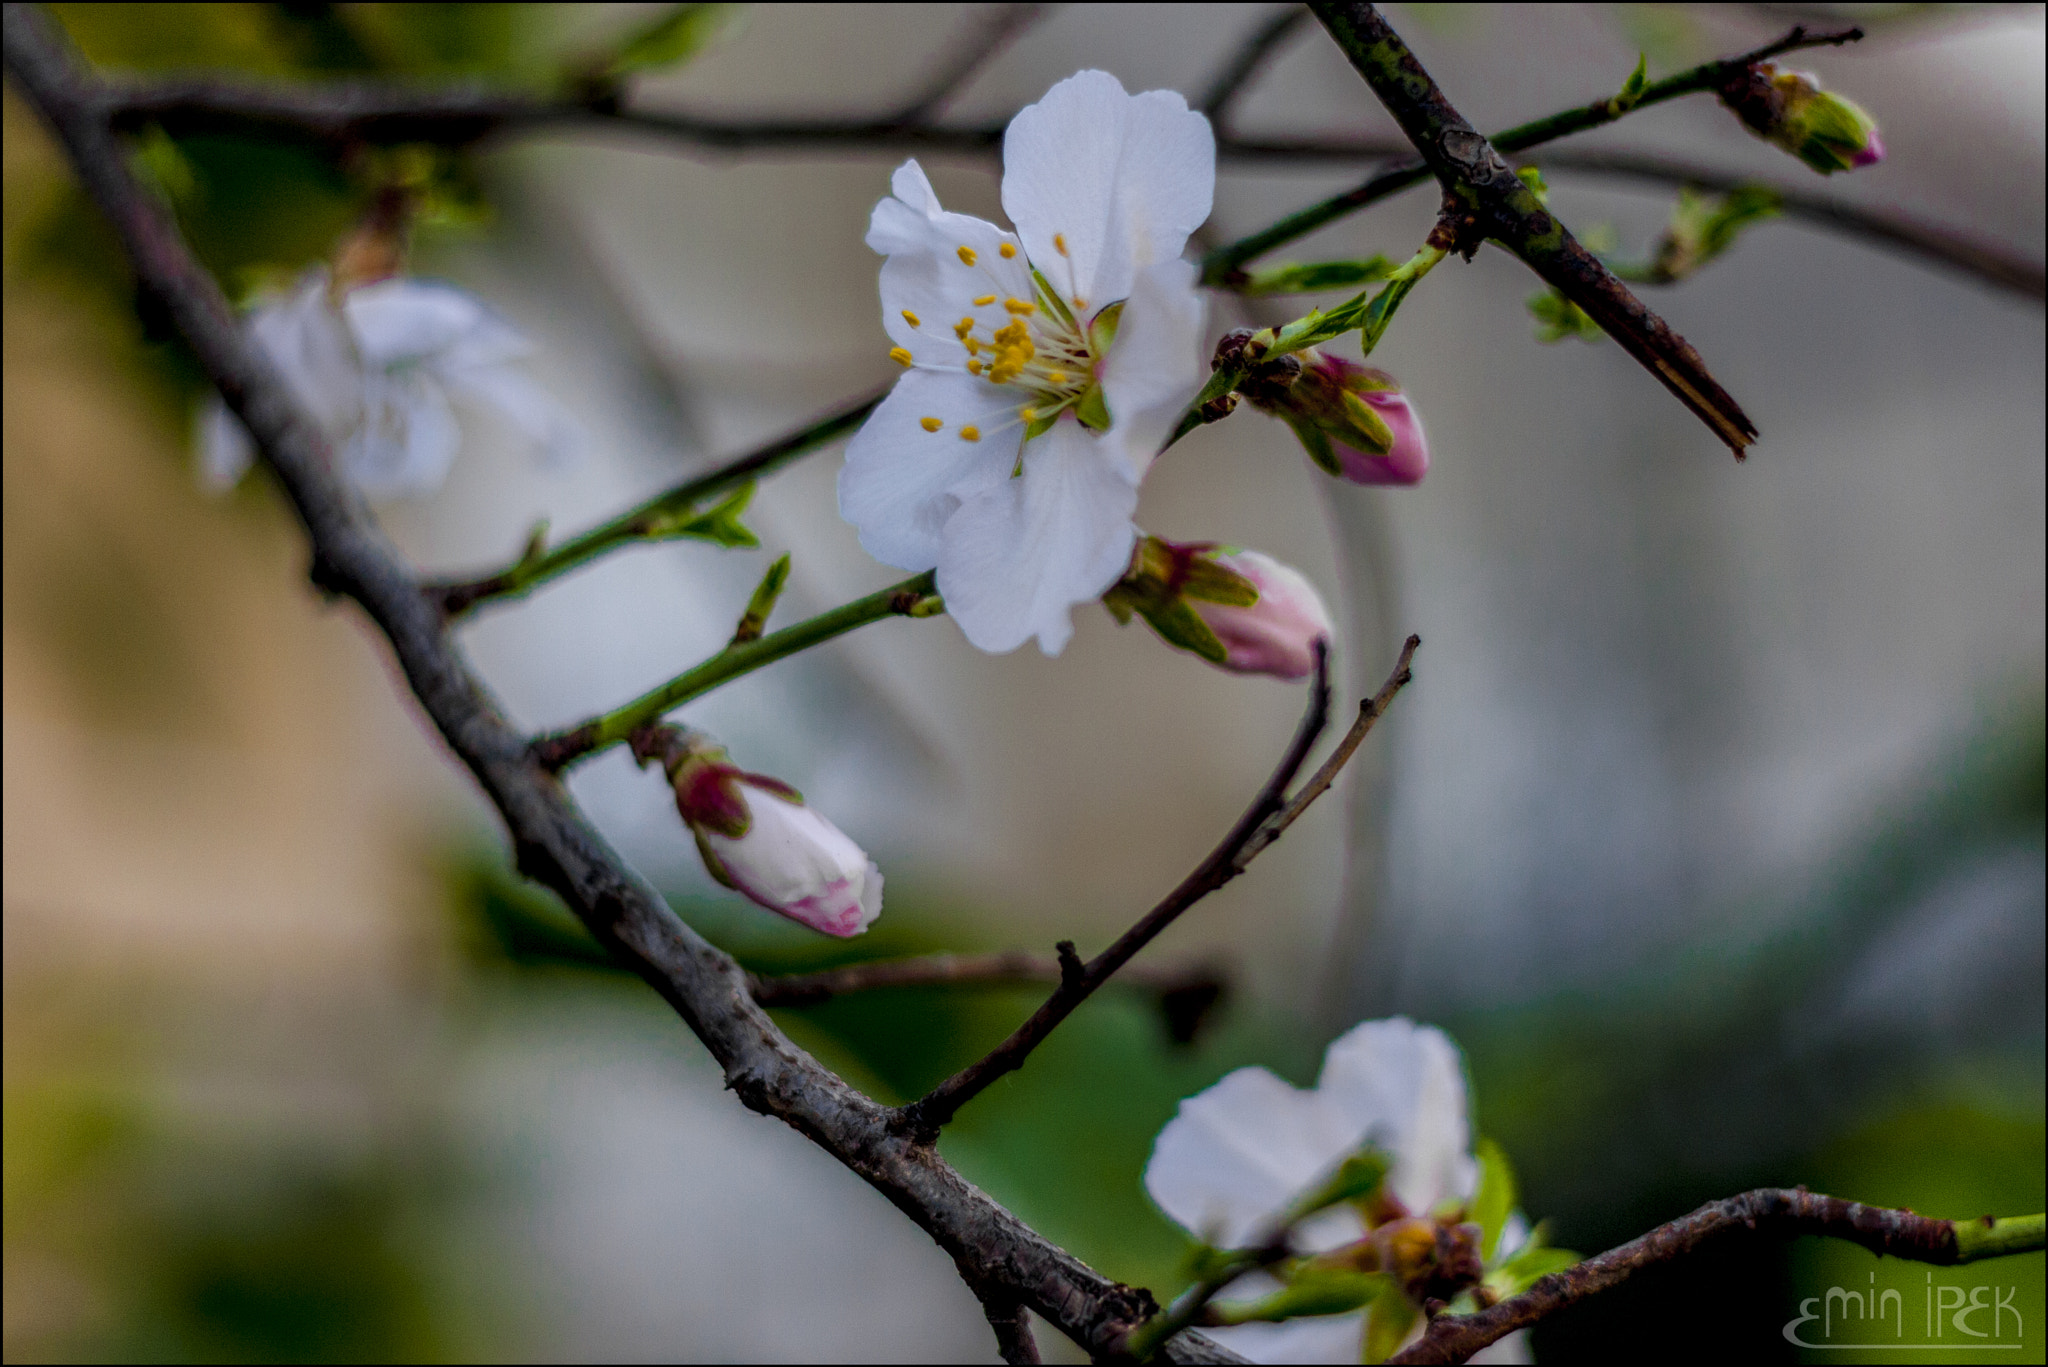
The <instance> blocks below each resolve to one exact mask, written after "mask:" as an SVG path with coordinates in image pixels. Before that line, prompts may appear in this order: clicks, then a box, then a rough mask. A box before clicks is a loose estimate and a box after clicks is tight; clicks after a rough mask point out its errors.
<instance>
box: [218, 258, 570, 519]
mask: <svg viewBox="0 0 2048 1367" xmlns="http://www.w3.org/2000/svg"><path fill="white" fill-rule="evenodd" d="M248 335H249V337H250V339H251V340H252V341H253V342H254V343H255V344H256V345H257V346H258V347H259V348H261V350H262V351H263V352H264V354H265V355H266V356H267V357H268V358H269V360H270V362H271V364H272V365H274V366H276V367H277V369H278V371H279V373H280V374H281V375H282V376H283V378H284V381H285V383H286V384H287V385H289V386H290V388H291V391H292V395H293V397H294V398H296V399H297V400H298V401H299V403H300V404H301V405H302V406H303V407H304V408H305V410H306V412H307V413H308V414H309V415H310V416H311V417H312V418H313V420H314V421H315V422H317V423H318V424H319V425H320V427H321V429H322V430H323V431H324V432H325V433H326V434H327V437H328V439H329V441H330V442H332V443H333V447H334V455H335V460H336V461H337V463H338V464H339V467H340V469H341V472H342V474H343V475H344V476H345V477H346V478H347V479H348V480H349V481H350V482H351V483H353V484H354V485H355V486H356V487H357V488H358V489H359V490H361V491H362V492H363V493H364V494H365V495H367V496H368V497H371V498H379V499H382V498H406V497H412V496H416V495H419V494H424V493H429V492H431V491H432V490H434V489H436V488H439V487H440V485H441V482H442V480H444V479H445V478H446V477H447V474H448V467H449V464H450V463H451V462H452V461H453V460H454V458H455V451H456V448H457V447H458V446H459V445H460V444H461V431H460V429H459V428H458V427H457V425H456V421H455V414H454V411H453V409H452V408H451V407H450V404H449V400H450V399H451V398H459V399H463V400H465V401H467V402H469V403H472V404H474V405H476V406H478V407H481V408H486V409H490V410H493V411H495V412H496V413H497V414H498V415H499V416H501V417H502V418H504V419H505V420H506V421H507V422H509V423H510V424H511V425H512V426H513V427H514V428H516V429H518V430H519V431H520V432H521V433H522V434H523V435H525V436H526V437H527V438H528V439H529V440H530V441H532V442H533V443H534V444H535V445H536V446H537V447H538V448H539V449H540V451H541V453H542V456H543V458H544V459H547V460H550V461H559V460H562V459H565V458H566V457H568V456H569V455H571V454H572V453H573V452H574V450H575V448H576V446H577V445H578V442H579V439H580V433H579V428H578V425H577V423H576V420H575V419H574V418H573V417H571V416H570V414H569V412H568V410H567V409H565V408H564V407H563V406H562V405H561V404H560V403H558V402H557V401H556V400H555V399H554V398H552V397H551V396H550V395H548V394H547V393H546V392H545V391H544V390H541V389H540V388H538V387H537V386H536V385H535V384H534V383H533V381H532V379H531V378H530V377H529V376H527V375H526V374H525V373H523V372H522V371H521V370H520V369H519V368H518V367H517V366H516V365H515V364H514V363H515V362H517V361H519V360H521V359H523V358H524V357H526V356H528V355H531V354H532V351H533V346H532V344H531V343H530V342H528V341H527V340H526V338H525V337H524V336H522V335H521V334H520V333H519V332H518V331H516V330H515V329H514V328H513V327H512V326H511V325H510V324H508V323H506V322H505V321H504V320H502V319H500V318H499V317H498V316H497V315H496V314H494V313H492V312H491V311H490V310H489V309H488V308H486V307H485V306H484V305H483V304H482V303H480V302H479V301H478V300H476V299H475V298H473V297H472V296H470V295H468V294H466V293H464V292H463V291H461V290H458V289H456V288H454V287H453V286H451V285H442V284H435V283H431V282H428V281H421V280H411V279H404V278H396V279H386V280H379V281H377V282H375V283H373V284H367V285H363V286H360V287H358V288H356V289H352V290H349V291H348V292H347V293H346V294H344V295H343V296H342V297H341V299H340V301H339V303H338V304H337V302H336V301H335V299H334V297H333V292H332V290H331V288H330V286H329V282H328V275H327V272H326V271H325V270H324V269H314V270H311V271H308V272H307V273H306V274H305V275H303V276H301V277H300V279H299V282H298V283H297V284H296V285H295V286H293V287H292V289H291V290H290V292H289V293H287V294H285V295H283V296H281V297H279V298H275V299H272V300H269V301H268V302H266V303H264V304H262V305H260V306H259V307H258V308H257V309H256V310H255V311H254V312H253V313H252V314H251V315H250V317H249V320H248ZM254 455H255V448H254V445H253V443H252V442H251V440H250V437H249V433H248V431H247V429H245V428H244V427H243V426H242V424H241V420H240V419H238V418H236V417H235V416H234V415H233V414H231V413H229V412H228V409H227V406H226V405H225V404H224V403H222V402H221V400H220V398H219V397H218V396H215V397H214V398H212V399H211V400H209V402H208V403H207V404H206V406H205V407H204V408H203V409H202V410H201V413H200V418H199V461H200V475H201V478H202V480H203V481H204V482H205V483H206V484H207V485H208V486H209V487H211V488H215V489H223V490H224V489H227V488H230V487H232V486H233V485H234V484H235V483H236V481H238V480H239V479H241V477H242V475H243V474H244V472H246V471H247V470H248V468H249V465H250V463H251V461H252V459H253V458H254Z"/></svg>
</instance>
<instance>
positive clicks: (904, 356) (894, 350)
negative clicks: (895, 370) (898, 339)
mask: <svg viewBox="0 0 2048 1367" xmlns="http://www.w3.org/2000/svg"><path fill="white" fill-rule="evenodd" d="M889 359H890V360H892V361H894V362H895V363H896V364H897V365H900V366H902V367H903V368H904V369H905V370H908V369H909V368H910V352H909V351H908V350H906V349H905V348H903V347H900V346H892V347H890V348H889Z"/></svg>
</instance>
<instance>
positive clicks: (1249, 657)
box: [1102, 536, 1331, 679]
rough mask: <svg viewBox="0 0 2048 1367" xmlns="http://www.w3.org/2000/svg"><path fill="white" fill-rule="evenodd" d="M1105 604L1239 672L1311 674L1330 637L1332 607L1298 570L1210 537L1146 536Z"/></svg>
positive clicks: (1124, 617)
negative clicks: (1320, 647)
mask: <svg viewBox="0 0 2048 1367" xmlns="http://www.w3.org/2000/svg"><path fill="white" fill-rule="evenodd" d="M1102 604H1103V606H1104V607H1106V608H1108V609H1109V611H1110V613H1111V614H1112V615H1113V616H1114V617H1115V618H1116V619H1117V621H1118V622H1121V623H1126V624H1127V623H1129V622H1130V620H1131V618H1132V617H1133V616H1139V617H1143V618H1144V619H1145V621H1146V622H1147V623H1148V624H1149V625H1150V626H1151V628H1152V629H1153V630H1154V631H1156V632H1158V633H1159V635H1160V637H1161V638H1162V639H1163V640H1165V641H1166V642H1167V644H1169V645H1172V646H1176V647H1178V648H1179V649H1181V650H1187V651H1192V652H1193V653H1194V654H1196V655H1199V656H1201V657H1202V658H1203V659H1205V660H1207V661H1209V662H1210V663H1211V664H1215V665H1220V666H1222V667H1223V668H1224V669H1228V670H1231V671H1233V672H1235V673H1239V674H1270V675H1273V676H1274V677H1276V678H1281V679H1302V678H1306V677H1307V676H1308V675H1309V674H1310V673H1312V672H1313V671H1314V670H1315V667H1316V648H1317V644H1318V643H1319V642H1327V641H1328V640H1329V638H1330V634H1331V626H1330V614H1329V611H1328V610H1327V609H1326V608H1324V606H1323V600H1322V598H1321V597H1320V596H1319V595H1318V594H1317V593H1316V590H1315V586H1314V585H1313V584H1311V583H1309V581H1308V579H1307V578H1306V577H1305V576H1304V575H1303V574H1302V573H1301V572H1300V571H1299V570H1296V569H1293V568H1292V567H1290V566H1287V565H1283V564H1281V563H1280V562H1279V561H1277V560H1275V559H1273V558H1272V557H1271V556H1268V555H1261V554H1260V553H1259V552H1257V551H1245V550H1232V549H1229V548H1226V547H1221V546H1217V545H1215V544H1213V543H1210V542H1190V543H1185V544H1183V543H1178V542H1173V541H1167V540H1165V539H1163V538H1161V537H1156V536H1146V537H1140V538H1139V540H1138V547H1137V549H1136V551H1134V552H1133V553H1132V555H1131V566H1130V568H1129V569H1128V570H1126V571H1125V572H1124V577H1123V578H1122V579H1121V580H1119V581H1118V582H1117V584H1116V585H1115V587H1113V588H1111V589H1110V590H1109V592H1108V593H1106V594H1104V595H1103V596H1102Z"/></svg>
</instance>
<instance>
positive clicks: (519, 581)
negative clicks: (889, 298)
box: [426, 394, 882, 617]
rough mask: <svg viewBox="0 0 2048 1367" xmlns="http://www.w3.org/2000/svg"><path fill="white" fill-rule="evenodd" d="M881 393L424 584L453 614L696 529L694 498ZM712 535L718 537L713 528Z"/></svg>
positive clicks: (807, 440) (832, 430)
mask: <svg viewBox="0 0 2048 1367" xmlns="http://www.w3.org/2000/svg"><path fill="white" fill-rule="evenodd" d="M881 401H882V396H881V395H879V394H876V395H872V396H870V397H868V398H865V399H862V400H860V401H859V402H857V403H854V404H851V405H849V406H847V407H845V408H842V409H840V410H839V411H838V412H836V413H833V414H831V415H830V416H828V417H825V418H821V419H819V420H818V421H817V422H814V423H812V424H810V425H809V426H808V427H803V428H799V429H798V430H797V431H794V432H791V433H789V434H788V435H786V436H783V437H778V438H776V439H775V440H774V441H772V442H770V443H768V444H767V445H766V446H763V447H761V448H759V449H758V450H755V451H752V452H749V453H748V454H747V455H744V456H741V457H740V458H739V459H737V460H734V461H730V462H728V463H726V464H724V465H721V466H720V467H718V468H717V469H716V470H712V471H710V472H709V473H707V474H702V475H699V476H697V477H696V478H695V479H692V480H687V481H685V482H684V483H682V484H678V485H677V486H676V487H675V488H673V489H669V490H666V491H664V492H662V493H659V494H656V495H655V496H654V497H653V498H651V499H648V500H647V501H646V502H645V503H642V504H641V505H640V506H638V507H637V508H632V509H629V510H627V511H626V512H623V513H620V514H619V515H618V516H617V517H615V518H613V519H611V520H610V521H609V522H605V523H602V524H601V525H599V526H596V527H592V528H591V529H590V530H589V531H587V532H584V533H583V534H582V535H580V536H576V537H571V538H570V539H569V540H567V541H564V542H563V543H562V544H561V545H559V546H557V547H555V548H554V549H553V550H551V551H545V552H537V551H536V550H534V549H529V551H528V553H527V554H526V555H523V556H521V557H520V558H519V559H518V560H517V561H516V562H514V563H513V564H511V565H508V566H506V567H505V568H504V569H502V570H499V571H498V572H497V573H495V574H490V575H486V576H484V577H483V578H481V579H472V580H468V581H466V582H461V583H452V584H432V585H429V586H427V590H426V591H427V593H428V594H429V595H431V596H435V597H438V598H439V600H440V603H441V610H442V611H443V612H445V613H447V614H448V615H449V616H450V617H455V616H459V615H460V614H462V613H464V612H467V611H469V609H471V608H473V607H475V606H476V605H477V604H478V603H482V602H484V601H486V600H489V599H494V598H517V597H519V596H521V595H523V594H527V593H531V592H532V591H533V590H534V589H535V588H536V587H537V586H539V585H540V584H542V583H544V582H545V581H547V580H549V579H552V578H554V577H555V576H556V575H558V574H565V573H567V572H568V571H570V570H572V569H575V568H576V567H577V566H579V565H583V564H587V563H588V562H590V561H592V560H595V559H597V558H598V557H599V556H601V555H603V554H605V553H606V552H607V551H611V550H613V549H615V548H617V547H619V546H623V545H626V544H628V543H630V542H634V541H656V540H662V539H665V538H668V537H673V536H687V535H693V534H695V533H692V532H690V531H687V530H684V529H683V528H684V526H685V524H687V523H689V522H690V521H691V520H692V517H693V514H694V510H695V509H696V506H697V505H698V504H700V503H703V502H705V501H706V500H708V499H710V498H712V497H713V496H714V495H717V494H722V493H725V492H726V491H728V490H730V489H735V488H738V487H739V486H740V485H743V484H745V483H747V482H748V481H750V480H754V479H758V478H759V477H760V476H762V475H765V474H767V473H769V472H770V471H772V470H776V469H779V468H780V467H782V466H784V465H787V464H788V463H789V462H791V461H793V460H795V459H796V458H797V457H799V456H803V455H807V454H809V453H810V452H812V451H815V450H817V449H818V448H819V447H821V446H824V445H825V444H827V443H828V442H831V441H833V440H834V439H836V438H838V437H842V436H844V435H846V434H847V433H848V432H851V431H853V430H854V429H855V428H857V427H859V426H860V425H861V424H862V423H863V422H865V421H867V417H868V414H870V413H872V412H874V411H875V406H876V405H877V404H879V403H881ZM710 539H712V540H718V539H720V538H719V537H717V536H713V537H711V538H710Z"/></svg>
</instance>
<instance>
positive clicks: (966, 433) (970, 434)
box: [960, 426, 981, 441]
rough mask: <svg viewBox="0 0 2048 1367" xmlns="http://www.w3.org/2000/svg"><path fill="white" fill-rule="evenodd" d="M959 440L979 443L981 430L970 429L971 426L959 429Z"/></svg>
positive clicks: (977, 428) (976, 428)
mask: <svg viewBox="0 0 2048 1367" xmlns="http://www.w3.org/2000/svg"><path fill="white" fill-rule="evenodd" d="M960 440H962V441H980V440H981V429H980V428H979V427H972V426H970V427H963V428H961V429H960Z"/></svg>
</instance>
